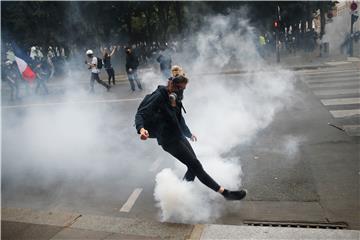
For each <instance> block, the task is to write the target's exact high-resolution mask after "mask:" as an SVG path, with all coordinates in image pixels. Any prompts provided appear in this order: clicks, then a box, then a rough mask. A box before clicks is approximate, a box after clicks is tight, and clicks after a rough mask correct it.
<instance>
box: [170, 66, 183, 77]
mask: <svg viewBox="0 0 360 240" xmlns="http://www.w3.org/2000/svg"><path fill="white" fill-rule="evenodd" d="M171 74H172V76H173V77H176V76H178V75H180V76H185V73H184V70H183V69H182V67H180V66H179V65H174V66H172V67H171Z"/></svg>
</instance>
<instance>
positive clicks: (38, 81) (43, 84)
mask: <svg viewBox="0 0 360 240" xmlns="http://www.w3.org/2000/svg"><path fill="white" fill-rule="evenodd" d="M41 87H42V88H43V90H44V93H45V94H49V90H48V88H47V86H46V79H44V78H42V77H40V76H38V77H36V87H35V93H39V90H40V88H41Z"/></svg>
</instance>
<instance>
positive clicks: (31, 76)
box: [12, 43, 36, 83]
mask: <svg viewBox="0 0 360 240" xmlns="http://www.w3.org/2000/svg"><path fill="white" fill-rule="evenodd" d="M12 46H13V49H14V54H15V61H16V64H17V66H18V68H19V71H20V73H21V76H22V78H23V79H24V80H26V81H28V82H29V83H32V82H33V81H34V80H35V78H36V73H35V72H34V71H33V70H32V69H31V68H30V66H29V64H28V62H30V61H31V60H30V58H29V57H27V56H26V55H25V54H24V53H23V52H22V51H21V50H20V48H18V47H17V46H16V44H14V43H13V44H12Z"/></svg>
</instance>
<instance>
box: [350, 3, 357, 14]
mask: <svg viewBox="0 0 360 240" xmlns="http://www.w3.org/2000/svg"><path fill="white" fill-rule="evenodd" d="M356 9H357V4H356V2H354V1H353V2H352V3H351V5H350V10H351V11H353V12H354V11H356Z"/></svg>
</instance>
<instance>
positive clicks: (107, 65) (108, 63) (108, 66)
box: [100, 46, 116, 85]
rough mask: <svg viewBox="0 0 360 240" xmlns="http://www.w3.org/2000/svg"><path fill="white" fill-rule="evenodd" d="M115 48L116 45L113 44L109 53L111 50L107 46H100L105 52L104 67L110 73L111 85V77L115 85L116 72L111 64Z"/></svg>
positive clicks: (103, 52)
mask: <svg viewBox="0 0 360 240" xmlns="http://www.w3.org/2000/svg"><path fill="white" fill-rule="evenodd" d="M115 49H116V47H115V46H113V47H112V51H111V53H109V50H108V49H107V48H102V47H101V48H100V51H101V53H102V54H103V62H104V68H105V70H106V72H107V74H108V81H109V85H111V79H112V82H113V85H115V72H114V68H113V67H112V65H111V57H112V55H114V53H115Z"/></svg>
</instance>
